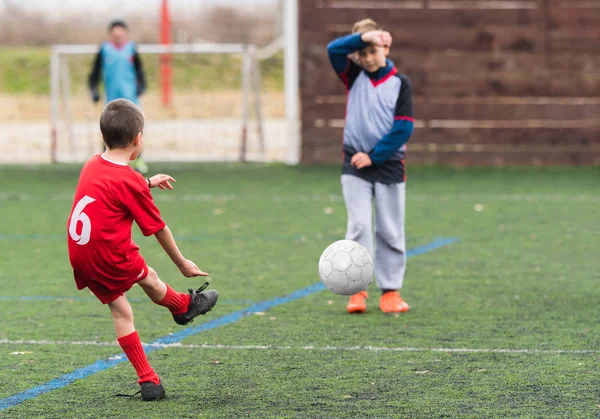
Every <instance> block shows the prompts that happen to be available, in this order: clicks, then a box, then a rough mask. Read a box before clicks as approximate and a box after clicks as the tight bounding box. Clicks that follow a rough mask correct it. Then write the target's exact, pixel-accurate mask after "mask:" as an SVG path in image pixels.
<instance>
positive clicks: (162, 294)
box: [138, 266, 219, 325]
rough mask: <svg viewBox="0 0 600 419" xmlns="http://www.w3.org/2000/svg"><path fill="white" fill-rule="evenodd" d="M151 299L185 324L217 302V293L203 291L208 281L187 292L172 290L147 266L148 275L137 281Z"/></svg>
mask: <svg viewBox="0 0 600 419" xmlns="http://www.w3.org/2000/svg"><path fill="white" fill-rule="evenodd" d="M138 284H139V285H140V286H141V287H142V289H143V290H144V292H146V294H147V295H148V297H150V299H151V300H152V301H154V302H155V303H156V304H158V305H161V306H163V307H167V308H168V309H169V311H170V312H171V314H172V315H173V320H175V323H177V324H180V325H186V324H188V323H190V322H191V321H193V319H194V318H195V317H198V316H199V315H201V314H206V313H208V312H209V311H210V310H212V308H213V307H214V306H215V304H216V303H217V299H218V298H219V293H217V291H216V290H208V291H203V289H204V288H205V287H206V286H207V285H208V282H207V283H206V284H205V285H204V286H203V287H200V288H199V289H198V290H196V291H195V290H193V289H189V290H188V291H189V293H188V294H185V293H182V292H177V291H174V290H173V289H172V288H171V287H170V286H169V285H167V284H165V283H164V282H162V281H161V280H160V278H159V277H158V275H157V274H156V271H154V269H152V268H151V267H149V266H148V276H146V278H144V279H142V280H141V281H139V282H138Z"/></svg>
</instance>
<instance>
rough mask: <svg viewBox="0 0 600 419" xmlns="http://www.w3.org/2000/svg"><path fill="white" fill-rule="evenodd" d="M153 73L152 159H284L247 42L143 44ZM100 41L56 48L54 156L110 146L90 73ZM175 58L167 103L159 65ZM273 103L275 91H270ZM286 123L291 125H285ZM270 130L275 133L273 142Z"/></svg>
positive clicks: (77, 158)
mask: <svg viewBox="0 0 600 419" xmlns="http://www.w3.org/2000/svg"><path fill="white" fill-rule="evenodd" d="M137 50H138V53H139V55H140V57H141V60H142V63H143V66H144V68H145V72H146V77H147V85H148V90H147V92H146V93H145V94H144V95H142V96H141V98H140V105H141V107H142V108H143V110H144V112H145V114H146V119H147V126H146V133H145V136H146V146H145V149H144V156H145V158H146V159H147V160H151V161H152V160H155V161H156V160H160V161H277V160H285V153H286V147H287V144H278V143H277V142H278V140H281V139H284V138H285V135H279V136H278V135H277V134H276V131H277V130H278V129H285V126H281V125H282V122H280V123H279V124H278V123H277V116H278V115H277V114H276V113H275V114H274V113H273V112H271V116H272V118H271V119H270V120H269V122H268V124H266V123H265V120H264V117H263V114H262V101H263V95H262V94H261V86H260V85H261V76H260V66H259V62H258V57H257V49H256V47H254V46H253V45H244V44H207V43H201V44H199V43H194V44H172V45H160V44H156V45H150V44H147V45H138V47H137ZM97 51H98V46H97V45H57V46H54V47H53V49H52V57H51V64H50V65H51V71H50V73H51V102H52V105H51V143H52V144H51V154H52V155H51V160H52V161H53V162H81V161H85V160H86V159H87V158H89V157H90V156H91V155H93V154H94V153H97V152H99V151H100V150H102V149H103V145H102V139H101V135H100V132H99V124H98V121H99V117H100V113H101V111H102V108H103V106H104V101H103V100H101V101H100V102H99V103H98V104H94V103H93V101H92V100H91V97H90V94H89V92H88V89H87V75H88V74H89V71H90V68H91V63H92V61H93V58H94V56H95V54H96V53H97ZM165 56H167V57H169V59H170V60H171V62H172V80H173V82H172V83H173V93H172V100H171V102H170V103H169V104H168V105H165V104H164V103H163V102H162V101H161V91H160V88H159V81H158V76H157V73H158V67H159V63H160V60H161V59H163V58H164V57H165ZM264 96H265V97H266V99H267V100H268V99H269V98H268V94H266V95H264ZM283 125H285V124H283ZM265 129H267V130H269V131H270V132H269V134H270V135H269V141H267V140H266V136H265Z"/></svg>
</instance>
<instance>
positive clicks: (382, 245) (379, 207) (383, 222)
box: [342, 175, 406, 290]
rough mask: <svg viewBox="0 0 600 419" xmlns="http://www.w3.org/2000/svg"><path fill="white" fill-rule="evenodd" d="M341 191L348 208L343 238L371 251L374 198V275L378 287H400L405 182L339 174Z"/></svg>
mask: <svg viewBox="0 0 600 419" xmlns="http://www.w3.org/2000/svg"><path fill="white" fill-rule="evenodd" d="M342 192H343V194H344V201H345V202H346V210H347V211H348V227H347V230H346V239H347V240H354V241H357V242H359V243H360V244H362V245H363V246H365V247H366V248H367V249H369V250H370V251H371V253H373V225H372V220H373V201H375V253H374V259H375V278H376V280H377V286H378V287H379V288H380V289H394V290H398V289H400V288H402V282H403V280H404V272H405V270H406V239H405V236H404V214H405V208H406V204H405V202H406V184H405V183H395V184H391V185H386V184H383V183H374V182H368V181H366V180H363V179H361V178H359V177H357V176H353V175H342Z"/></svg>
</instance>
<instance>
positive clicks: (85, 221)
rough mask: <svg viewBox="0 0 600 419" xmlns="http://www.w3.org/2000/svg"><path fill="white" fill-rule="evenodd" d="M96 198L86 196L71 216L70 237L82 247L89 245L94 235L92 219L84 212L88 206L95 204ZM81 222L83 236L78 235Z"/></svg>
mask: <svg viewBox="0 0 600 419" xmlns="http://www.w3.org/2000/svg"><path fill="white" fill-rule="evenodd" d="M94 201H95V199H94V198H90V197H89V196H87V195H86V196H84V197H83V198H81V199H80V200H79V202H78V203H77V205H75V208H74V209H73V213H72V214H71V222H70V223H69V235H70V236H71V238H72V239H73V240H74V241H75V242H76V243H77V244H78V245H80V246H83V245H84V244H87V243H88V242H89V241H90V234H91V233H92V223H91V222H90V217H88V216H87V214H86V213H84V212H83V210H84V209H85V207H86V206H87V205H88V204H91V203H92V202H94ZM78 222H81V234H77V223H78Z"/></svg>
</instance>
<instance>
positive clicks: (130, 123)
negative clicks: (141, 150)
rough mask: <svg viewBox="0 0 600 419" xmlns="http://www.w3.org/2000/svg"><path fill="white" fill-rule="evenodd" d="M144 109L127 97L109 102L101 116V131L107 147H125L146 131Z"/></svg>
mask: <svg viewBox="0 0 600 419" xmlns="http://www.w3.org/2000/svg"><path fill="white" fill-rule="evenodd" d="M145 123H146V120H145V118H144V113H143V112H142V110H141V109H140V108H139V107H138V106H137V105H135V104H134V103H133V102H131V101H130V100H127V99H116V100H113V101H111V102H108V104H107V105H106V107H105V108H104V111H102V115H101V116H100V131H101V132H102V138H103V139H104V144H106V147H108V148H110V149H113V148H125V147H127V146H128V145H129V144H131V143H132V142H133V140H134V139H135V137H137V135H138V134H139V133H140V132H143V131H144V125H145Z"/></svg>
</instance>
